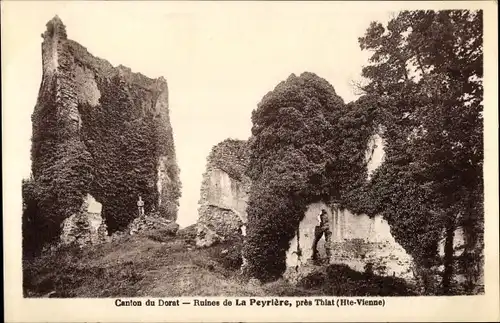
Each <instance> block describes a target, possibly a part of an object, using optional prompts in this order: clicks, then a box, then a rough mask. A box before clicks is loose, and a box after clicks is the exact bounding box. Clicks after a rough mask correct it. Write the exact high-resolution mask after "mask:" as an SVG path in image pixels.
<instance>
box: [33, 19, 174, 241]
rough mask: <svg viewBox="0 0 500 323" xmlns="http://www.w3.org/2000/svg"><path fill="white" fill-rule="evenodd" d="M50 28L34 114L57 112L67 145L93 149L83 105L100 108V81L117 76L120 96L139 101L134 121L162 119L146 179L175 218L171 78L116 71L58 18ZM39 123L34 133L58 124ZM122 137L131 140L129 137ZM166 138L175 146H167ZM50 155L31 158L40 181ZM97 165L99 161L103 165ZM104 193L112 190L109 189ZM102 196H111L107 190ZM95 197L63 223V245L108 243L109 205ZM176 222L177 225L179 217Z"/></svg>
mask: <svg viewBox="0 0 500 323" xmlns="http://www.w3.org/2000/svg"><path fill="white" fill-rule="evenodd" d="M46 26H47V30H46V31H45V32H44V33H43V34H42V35H41V36H42V38H43V42H42V46H41V47H42V63H43V75H42V82H41V86H40V90H39V97H38V100H37V104H36V106H35V113H34V115H36V114H37V112H38V113H40V111H42V112H43V111H49V110H51V109H52V110H53V109H55V110H56V114H54V115H55V118H58V120H57V122H58V124H60V125H63V126H64V127H65V130H67V133H68V138H69V139H67V142H64V143H63V144H64V145H68V146H70V145H77V144H81V143H83V144H84V147H85V149H86V150H88V151H91V148H92V147H91V145H92V144H93V143H92V141H89V142H83V141H84V139H83V138H82V133H83V132H84V130H83V128H84V126H85V125H84V124H83V123H82V115H81V111H80V109H79V107H80V106H81V105H88V106H90V107H91V108H92V109H98V108H100V104H102V102H101V99H102V97H101V96H102V93H101V92H102V89H100V88H99V84H100V83H99V82H101V83H103V82H104V83H106V82H108V83H109V81H110V80H111V79H112V78H114V77H118V78H119V79H120V86H121V88H120V89H116V90H117V93H121V94H124V95H126V98H125V99H127V100H128V101H130V102H133V103H134V105H133V108H134V113H135V121H137V120H139V119H141V118H144V117H146V116H148V115H151V114H152V115H153V116H154V118H155V120H158V123H159V126H158V127H157V128H155V131H156V134H157V135H158V138H162V139H161V140H163V141H162V142H158V146H160V147H161V148H159V151H158V155H159V156H158V159H157V161H156V163H155V165H153V166H152V167H155V172H156V173H157V176H156V177H157V178H154V179H153V178H146V179H144V181H145V183H146V184H145V185H146V186H148V187H153V186H154V187H155V189H156V193H157V194H156V195H155V196H157V197H156V198H157V200H156V201H153V203H154V204H155V207H156V209H158V210H165V209H166V210H170V211H171V213H172V214H173V213H175V217H176V216H177V214H176V213H177V200H178V196H176V193H172V192H174V191H175V190H174V189H173V188H174V187H176V186H177V185H178V174H177V171H176V167H177V164H176V157H175V150H174V148H173V136H172V128H171V124H170V117H169V106H168V86H167V82H166V80H165V79H164V78H163V77H159V78H157V79H151V78H148V77H146V76H144V75H142V74H140V73H134V72H132V71H131V69H130V68H128V67H125V66H122V65H119V66H117V67H114V66H112V65H111V64H110V63H109V62H108V61H106V60H104V59H101V58H98V57H95V56H93V55H92V54H91V53H89V52H88V51H87V49H86V48H85V47H83V46H82V45H80V44H79V43H77V42H75V41H73V40H71V39H69V38H68V37H67V33H66V27H65V25H64V24H63V22H62V21H61V19H60V18H59V17H57V16H55V17H54V18H53V19H52V20H50V21H49V22H48V23H47V25H46ZM115 103H116V104H117V105H118V106H119V104H120V101H119V100H118V101H117V102H113V104H115ZM35 119H36V120H35ZM35 119H34V120H33V131H34V133H35V132H36V131H38V130H39V129H43V128H45V123H46V122H49V121H53V120H49V121H47V120H46V119H47V118H35ZM123 135H124V136H127V133H124V134H123ZM165 138H166V139H165ZM42 139H43V140H41V144H42V145H45V144H46V142H48V141H50V138H42ZM159 140H160V139H159ZM165 140H166V141H167V142H168V143H169V144H170V143H172V144H171V145H170V146H168V147H166V145H165V144H164V141H165ZM63 144H61V145H63ZM47 145H48V144H47ZM164 146H165V147H164ZM91 152H92V151H91ZM46 157H47V156H46V154H45V155H44V154H39V155H36V156H34V157H32V160H33V163H32V164H33V165H35V166H32V168H33V174H34V177H35V179H37V178H38V177H40V176H41V175H43V173H44V172H46V169H45V168H43V167H45V166H43V161H44V158H46ZM95 162H96V163H99V162H100V161H95ZM39 165H42V166H43V167H40V166H39ZM100 189H103V190H107V189H108V188H106V187H104V188H100ZM89 191H90V190H89ZM100 194H101V195H103V196H106V195H107V194H103V193H102V192H100ZM96 198H97V200H99V198H102V196H97V195H96V196H95V197H94V196H91V195H90V194H87V195H86V196H84V197H83V198H82V200H83V203H82V205H81V208H80V211H79V212H77V213H75V214H73V215H71V216H70V217H69V218H66V219H65V220H64V221H63V223H62V224H61V229H62V233H61V235H60V243H61V244H63V245H66V244H71V243H76V244H78V245H80V246H83V245H86V244H95V243H99V242H102V241H106V239H107V238H106V237H107V231H108V230H107V227H106V225H105V224H104V222H105V221H103V218H102V214H101V210H102V209H103V205H101V203H103V204H106V201H101V203H99V202H98V201H97V200H96ZM171 220H174V221H175V218H173V219H171ZM139 222H140V221H139ZM143 222H144V223H148V225H149V223H150V222H148V221H143ZM134 225H136V226H137V225H138V223H137V222H136V223H135V224H134ZM134 225H132V226H134ZM146 226H147V225H146ZM138 227H140V228H142V227H143V225H142V224H140V225H138Z"/></svg>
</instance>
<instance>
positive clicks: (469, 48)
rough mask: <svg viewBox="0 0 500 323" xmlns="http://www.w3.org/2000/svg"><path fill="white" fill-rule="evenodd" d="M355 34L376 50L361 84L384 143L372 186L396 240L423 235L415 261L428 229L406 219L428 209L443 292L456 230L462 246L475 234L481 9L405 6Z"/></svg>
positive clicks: (424, 250) (425, 251) (478, 232)
mask: <svg viewBox="0 0 500 323" xmlns="http://www.w3.org/2000/svg"><path fill="white" fill-rule="evenodd" d="M359 42H360V46H361V49H363V50H371V51H373V55H372V56H371V58H370V65H368V66H366V67H365V68H363V72H362V74H363V76H364V77H365V78H367V79H368V81H369V82H368V84H367V85H366V86H365V87H364V91H365V92H366V93H367V94H368V95H370V96H375V97H377V98H378V102H380V104H379V108H378V109H377V122H378V123H380V124H381V125H382V126H383V129H384V136H385V139H386V142H387V149H386V156H387V158H386V164H385V165H384V166H383V167H382V168H381V169H380V170H379V171H378V172H377V174H376V175H375V176H374V178H373V180H372V181H373V183H372V184H370V185H372V189H373V190H374V192H378V193H377V194H379V196H377V198H375V199H374V201H375V202H376V203H375V204H377V207H376V208H377V209H378V211H380V212H382V213H383V214H384V215H385V216H386V217H387V218H388V221H389V223H390V224H391V226H392V227H393V228H394V230H395V231H396V232H398V231H401V230H402V231H401V235H400V239H401V240H402V241H403V244H406V245H408V246H410V245H411V246H417V247H418V246H419V244H418V243H417V242H418V241H429V244H424V245H423V246H422V245H421V246H420V248H417V250H414V251H413V253H414V255H416V256H417V257H416V258H417V259H418V260H419V261H420V262H425V261H426V260H429V259H431V258H432V254H435V253H437V248H435V247H434V246H435V245H436V244H435V241H431V240H432V238H431V237H432V235H434V233H435V230H432V231H430V232H420V233H416V232H411V230H406V229H403V228H404V227H406V226H408V223H413V225H410V227H411V226H413V227H416V226H417V224H419V223H420V224H421V223H422V219H423V218H426V221H425V222H427V223H428V224H429V225H431V224H432V225H433V227H434V228H435V229H436V230H437V229H439V230H441V229H442V230H444V231H445V239H446V241H445V259H444V267H445V269H444V273H443V279H442V292H443V293H445V294H448V293H450V288H451V280H452V277H453V262H454V258H453V253H454V250H453V238H454V232H455V229H456V228H457V227H458V226H462V227H463V228H464V229H465V231H466V238H467V247H466V249H467V251H466V254H468V253H471V252H473V251H472V250H473V249H475V248H476V245H477V244H478V243H479V244H480V243H481V240H482V219H483V215H482V203H483V197H482V189H483V188H482V160H483V156H482V132H483V127H482V96H483V94H482V82H481V79H482V74H483V72H482V12H481V11H479V12H473V11H468V10H444V11H439V12H435V11H404V12H401V13H400V14H399V15H397V16H396V17H395V18H393V19H392V20H391V21H389V23H388V24H387V29H386V28H384V27H383V26H382V24H380V23H372V24H371V25H370V27H369V28H368V30H367V32H366V34H365V36H364V37H362V38H360V39H359ZM397 183H400V184H401V185H402V186H401V185H397ZM411 187H413V189H415V190H416V191H408V189H409V188H411ZM401 189H403V190H405V192H406V193H405V196H404V198H403V197H402V196H400V195H401V193H398V192H397V190H401ZM417 191H421V193H417ZM382 192H384V194H382ZM371 195H372V196H374V195H376V194H374V193H373V192H372V194H371ZM383 196H385V197H383ZM395 196H399V198H394V197H395ZM412 196H421V197H422V200H421V203H423V204H422V205H420V206H418V209H421V213H419V214H417V213H415V212H413V210H411V207H412V206H411V205H408V204H407V203H406V200H407V199H411V197H412ZM416 200H420V199H416ZM396 206H397V208H395V207H396ZM403 218H405V219H404V220H403ZM431 246H432V247H431ZM422 264H423V265H424V266H430V265H431V264H430V263H422Z"/></svg>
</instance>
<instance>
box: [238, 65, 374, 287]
mask: <svg viewBox="0 0 500 323" xmlns="http://www.w3.org/2000/svg"><path fill="white" fill-rule="evenodd" d="M364 109H365V108H364V107H363V106H362V105H354V104H350V105H347V106H346V105H345V104H344V102H343V100H342V99H341V98H340V97H339V96H338V95H337V94H336V93H335V90H334V89H333V87H332V86H331V85H330V84H329V83H328V82H327V81H326V80H324V79H322V78H320V77H318V76H317V75H315V74H313V73H309V72H306V73H303V74H301V75H300V76H299V77H297V76H295V75H293V74H292V75H291V76H290V77H289V78H288V79H287V80H286V81H284V82H281V83H280V84H278V85H277V86H276V88H275V89H274V91H272V92H270V93H268V94H267V95H266V96H264V98H263V99H262V101H261V102H260V104H259V105H258V108H257V109H256V110H254V111H253V114H252V122H253V127H252V137H251V138H250V139H249V149H250V163H249V168H248V170H247V174H248V176H249V177H250V178H251V179H252V187H251V192H250V198H249V204H248V209H247V213H248V231H247V243H246V245H245V257H246V259H248V262H249V264H248V269H249V271H250V273H251V274H252V275H253V276H255V277H257V278H259V279H262V280H268V279H275V278H277V277H279V276H280V275H281V274H282V273H283V271H284V269H285V254H286V250H287V249H288V248H289V243H290V240H291V239H292V238H293V236H294V234H295V232H296V229H297V228H298V226H299V223H300V221H301V220H302V219H303V217H304V213H305V211H306V207H307V205H308V204H310V203H313V202H317V201H323V202H326V203H330V202H332V200H336V201H338V202H340V203H341V204H344V203H345V202H344V195H345V194H346V192H347V191H348V190H349V189H350V188H351V187H354V186H356V185H359V183H361V179H364V178H365V177H366V161H365V156H364V154H365V151H366V146H367V142H368V139H369V137H370V135H371V134H372V133H373V124H374V123H373V120H372V116H371V115H370V114H369V113H366V112H365V111H364Z"/></svg>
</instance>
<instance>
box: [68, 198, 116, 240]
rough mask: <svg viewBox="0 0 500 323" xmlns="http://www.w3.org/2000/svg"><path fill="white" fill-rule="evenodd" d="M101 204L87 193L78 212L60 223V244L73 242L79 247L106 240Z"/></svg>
mask: <svg viewBox="0 0 500 323" xmlns="http://www.w3.org/2000/svg"><path fill="white" fill-rule="evenodd" d="M101 210H102V205H101V204H100V203H99V202H97V201H96V200H95V199H94V197H93V196H92V195H90V194H87V196H86V198H85V200H84V201H83V203H82V207H81V209H80V212H79V213H76V214H73V215H72V216H70V217H69V218H67V219H66V220H65V221H64V222H63V224H62V233H61V244H62V245H68V244H72V243H75V244H76V245H78V246H79V247H84V246H86V245H91V244H99V243H103V242H106V241H108V232H107V229H106V224H105V223H104V221H103V218H102V217H101Z"/></svg>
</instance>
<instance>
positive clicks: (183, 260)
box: [23, 226, 412, 298]
mask: <svg viewBox="0 0 500 323" xmlns="http://www.w3.org/2000/svg"><path fill="white" fill-rule="evenodd" d="M195 236H196V228H195V226H191V227H187V228H184V229H181V230H179V231H178V232H177V234H176V235H174V234H173V233H168V232H166V231H158V230H150V231H144V232H141V233H139V234H134V235H124V236H122V237H120V239H113V240H112V241H110V242H106V243H102V244H99V245H95V246H89V247H87V248H83V249H81V248H77V247H71V246H66V247H62V248H60V249H59V250H54V251H48V252H47V253H45V254H44V255H43V256H41V257H39V258H37V259H34V260H30V261H25V262H24V264H23V273H24V279H23V289H24V295H25V296H26V297H100V298H101V297H118V296H119V297H126V296H128V297H146V296H149V297H175V296H307V295H310V296H312V295H316V296H319V295H345V296H348V295H351V296H354V295H356V296H358V295H359V296H361V295H410V294H412V293H411V292H410V290H409V289H408V287H407V286H406V285H405V284H404V283H403V282H402V281H400V280H397V279H393V278H389V277H379V276H374V275H369V274H364V273H359V272H356V271H353V270H351V269H349V268H348V267H346V266H342V265H330V266H327V267H324V266H323V267H319V266H318V267H317V268H313V270H311V271H310V274H308V275H307V276H305V277H304V278H302V279H301V280H300V281H298V284H297V285H291V284H289V283H288V282H286V281H285V280H279V281H276V282H273V283H270V284H265V285H262V284H258V283H255V282H254V281H252V280H250V281H249V280H247V279H244V278H242V277H241V275H240V270H239V268H240V266H241V257H240V250H241V242H240V241H234V240H233V241H226V242H225V243H223V244H217V245H214V246H212V247H209V248H196V247H195Z"/></svg>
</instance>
